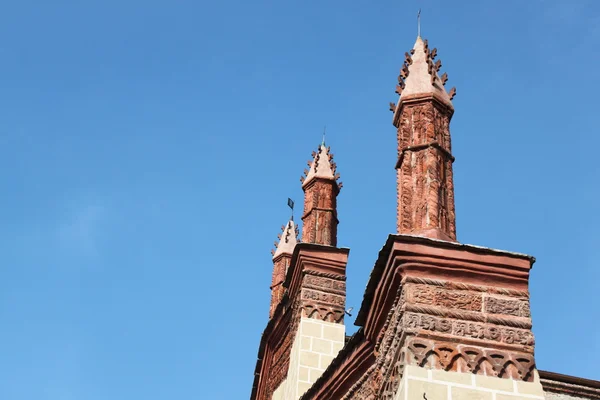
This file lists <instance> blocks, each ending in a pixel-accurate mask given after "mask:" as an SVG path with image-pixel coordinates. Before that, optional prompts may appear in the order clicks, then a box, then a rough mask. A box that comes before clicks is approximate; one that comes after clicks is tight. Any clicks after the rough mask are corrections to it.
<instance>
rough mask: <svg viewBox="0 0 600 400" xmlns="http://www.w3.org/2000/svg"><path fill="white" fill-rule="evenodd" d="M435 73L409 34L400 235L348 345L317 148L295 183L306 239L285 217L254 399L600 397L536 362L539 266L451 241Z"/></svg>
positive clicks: (450, 110)
mask: <svg viewBox="0 0 600 400" xmlns="http://www.w3.org/2000/svg"><path fill="white" fill-rule="evenodd" d="M440 68H441V61H440V60H439V59H438V58H437V49H435V48H432V47H431V46H430V45H429V43H428V42H427V40H424V39H422V38H421V37H417V40H416V42H415V44H414V47H413V49H412V50H411V51H410V52H407V53H405V61H404V64H403V66H402V69H401V71H400V76H399V77H398V85H397V86H396V93H398V95H399V96H400V97H399V100H398V103H397V104H395V103H390V110H391V111H392V113H393V119H392V121H393V125H394V127H395V128H396V130H397V139H398V159H397V163H396V171H397V196H398V199H397V200H398V205H397V232H396V233H395V234H391V235H389V237H388V239H387V241H386V242H385V243H384V244H383V247H382V248H381V250H380V251H379V254H378V255H377V257H376V261H375V265H374V266H373V269H372V271H371V274H370V277H369V280H368V283H367V285H366V291H365V293H364V296H363V300H362V305H361V307H360V310H359V311H358V314H357V316H356V321H355V325H357V326H358V327H359V329H358V331H356V333H355V334H354V335H352V336H351V337H348V336H346V330H345V326H344V316H345V311H346V308H345V306H346V304H345V303H346V263H347V260H348V254H349V249H347V248H340V247H337V225H338V215H337V204H336V199H337V196H338V194H339V193H340V190H341V188H342V184H341V182H339V174H338V173H337V171H336V169H337V168H336V164H335V162H334V159H333V154H332V153H331V150H330V149H329V148H328V147H326V145H325V143H323V144H321V145H320V146H319V147H318V149H317V150H316V151H315V152H313V161H312V163H311V165H310V168H309V169H308V170H306V171H305V176H304V177H303V178H302V189H303V191H304V210H303V214H302V229H301V231H302V233H301V235H300V238H299V237H298V236H299V228H298V226H297V225H296V223H295V222H294V221H293V220H290V221H288V222H287V224H286V225H285V226H284V227H283V229H282V234H281V235H280V241H279V244H278V245H277V247H276V249H275V251H274V252H273V278H272V281H271V305H270V310H269V320H268V323H267V326H266V328H265V330H264V332H263V334H262V337H261V340H260V345H259V349H258V360H257V362H256V369H255V371H254V383H253V387H252V391H251V396H250V398H251V400H297V399H302V400H342V399H343V400H351V399H356V400H380V399H381V400H523V399H528V400H544V399H547V400H554V399H556V400H559V399H560V400H563V399H564V400H571V399H573V400H575V399H581V398H583V399H600V382H598V381H592V380H587V379H582V378H576V377H571V376H565V375H560V374H556V373H552V372H545V371H540V370H538V369H537V368H536V363H535V356H534V345H535V340H534V336H533V333H532V331H531V327H532V322H531V314H530V307H529V272H530V270H531V268H532V266H533V264H534V262H535V258H534V257H532V256H529V255H526V254H520V253H514V252H511V251H506V250H496V249H490V248H485V247H480V246H474V245H468V244H463V243H459V242H458V241H457V240H456V223H455V221H456V216H455V208H454V183H453V170H452V165H453V162H454V157H453V155H452V146H451V136H450V120H451V119H452V115H453V114H454V106H453V103H452V100H453V97H454V95H455V93H456V90H455V89H454V88H452V89H450V90H447V89H446V87H445V85H446V81H447V80H448V77H447V74H445V73H444V74H441V72H440ZM374 258H375V257H374ZM265 284H266V282H265ZM265 313H266V309H265Z"/></svg>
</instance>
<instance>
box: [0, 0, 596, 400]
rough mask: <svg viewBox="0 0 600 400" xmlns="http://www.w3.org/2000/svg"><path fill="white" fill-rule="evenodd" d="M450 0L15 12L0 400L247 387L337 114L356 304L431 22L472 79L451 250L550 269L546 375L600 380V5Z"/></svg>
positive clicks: (544, 290) (216, 392) (0, 21)
mask: <svg viewBox="0 0 600 400" xmlns="http://www.w3.org/2000/svg"><path fill="white" fill-rule="evenodd" d="M452 3H454V4H450V2H447V1H441V0H440V1H433V0H431V1H429V0H422V1H406V2H397V1H396V2H394V1H388V0H385V1H384V0H382V1H378V2H364V1H344V2H342V1H338V0H332V1H327V2H323V1H320V2H314V1H286V2H278V1H253V2H248V1H221V2H218V1H215V2H198V1H191V0H189V1H156V0H154V1H152V0H150V1H148V0H146V1H137V0H125V1H123V0H122V1H113V0H103V1H96V0H89V1H85V2H77V1H60V0H59V1H52V2H50V1H25V0H22V1H19V2H3V3H2V4H0V57H1V60H2V62H0V74H1V76H2V86H1V90H0V93H1V94H0V108H1V109H2V118H1V122H0V185H1V187H2V188H3V193H2V196H0V221H1V222H0V250H1V257H2V258H1V259H2V267H0V324H1V326H2V329H0V354H1V356H0V358H1V360H2V362H0V377H1V378H0V398H3V399H11V400H29V399H31V400H33V399H35V400H71V399H76V400H83V399H85V400H96V399H98V400H100V399H113V400H119V399H132V398H139V399H142V398H143V399H147V400H155V399H172V398H182V399H183V398H186V399H187V398H189V399H191V398H197V399H243V398H247V397H248V396H249V393H250V388H251V384H252V378H253V370H254V365H255V362H256V354H257V347H258V343H259V338H260V334H261V332H262V330H263V328H264V326H265V324H266V322H267V316H268V303H269V284H270V279H271V260H270V253H269V251H270V249H271V246H272V243H273V240H274V239H275V238H276V235H277V233H278V232H279V227H280V226H281V225H282V224H283V223H285V222H286V220H287V218H288V216H289V212H288V209H287V207H286V200H287V197H292V198H294V199H295V200H296V203H297V204H301V203H302V191H301V189H300V182H299V177H300V175H301V173H302V170H303V169H304V168H305V162H306V160H307V159H308V158H309V156H310V153H311V151H312V150H314V149H315V148H316V146H317V144H318V143H319V141H320V139H321V132H322V130H323V126H324V125H327V131H328V144H330V145H331V147H332V150H333V152H334V153H335V155H336V161H337V164H338V168H339V171H340V172H341V175H342V181H343V182H344V188H343V190H342V192H341V194H340V197H339V218H340V225H339V244H340V245H341V246H344V247H350V248H351V252H350V260H349V264H348V301H347V303H348V306H354V307H355V308H358V307H359V305H360V302H361V299H362V294H363V290H364V287H365V285H366V281H367V277H368V275H369V272H370V270H371V268H372V266H373V263H374V261H375V259H376V256H377V252H378V250H379V249H380V247H381V246H382V245H383V244H384V242H385V240H386V237H387V235H388V234H389V233H392V232H393V231H394V229H395V175H394V164H395V161H396V159H395V157H396V150H395V148H396V147H395V146H396V143H395V130H394V128H393V126H392V125H391V115H390V112H389V111H388V106H387V104H388V102H390V101H396V100H397V99H396V96H395V94H394V87H395V81H396V76H397V74H398V70H399V68H400V66H401V64H402V61H403V54H404V52H405V51H407V50H409V49H410V48H411V47H412V45H413V43H414V40H415V36H416V24H415V14H416V12H417V10H418V9H419V8H422V9H423V12H422V21H423V23H422V25H423V28H422V32H423V36H424V37H425V38H427V39H429V42H430V44H431V45H432V46H434V47H437V48H438V50H439V55H440V58H441V60H442V61H443V67H442V70H443V71H446V72H448V75H449V82H448V84H449V87H451V86H456V87H457V89H458V94H457V96H456V98H455V101H454V104H455V108H456V113H455V116H454V118H453V121H452V125H451V130H452V135H453V151H454V154H455V156H456V163H455V184H456V207H457V229H458V238H459V240H460V241H461V242H464V243H471V244H476V245H482V246H489V247H494V248H499V249H506V250H512V251H520V252H525V253H528V254H532V255H534V256H535V257H537V263H536V264H535V266H534V269H533V271H532V276H531V293H532V312H533V322H534V332H535V334H536V339H537V347H536V357H537V362H538V366H539V368H541V369H545V370H551V371H556V372H562V373H566V374H573V375H579V376H584V377H588V378H594V379H600V372H598V371H599V370H598V368H597V366H596V360H597V359H598V358H599V357H600V340H598V339H599V338H600V323H599V322H598V321H599V320H600V318H599V317H600V311H599V308H598V279H599V278H600V272H599V269H598V259H599V258H600V246H599V245H598V244H599V242H600V234H599V233H598V226H599V225H600V217H599V216H598V211H597V208H598V197H599V196H600V188H599V185H598V182H599V181H600V180H599V175H600V164H599V163H598V148H599V146H600V139H599V134H598V111H597V104H598V95H597V94H598V93H599V92H600V84H599V83H598V79H597V78H596V72H597V69H598V64H599V62H600V54H599V53H598V52H597V49H598V48H599V46H600V28H599V26H600V5H599V4H597V2H594V1H593V0H587V1H586V0H575V1H567V0H564V1H559V0H543V1H542V0H531V1H527V2H522V1H516V0H507V1H502V2H496V1H480V2H460V3H459V2H452ZM352 322H353V321H352V320H348V321H347V323H348V325H349V331H350V332H353V331H354V330H355V328H354V327H353V326H352Z"/></svg>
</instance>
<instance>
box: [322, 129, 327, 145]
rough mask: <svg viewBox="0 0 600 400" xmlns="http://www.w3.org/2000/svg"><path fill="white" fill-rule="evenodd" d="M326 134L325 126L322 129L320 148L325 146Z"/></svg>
mask: <svg viewBox="0 0 600 400" xmlns="http://www.w3.org/2000/svg"><path fill="white" fill-rule="evenodd" d="M326 133H327V126H324V127H323V141H322V142H321V146H325V134H326Z"/></svg>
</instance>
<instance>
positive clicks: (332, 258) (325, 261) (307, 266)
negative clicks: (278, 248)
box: [284, 243, 350, 297]
mask: <svg viewBox="0 0 600 400" xmlns="http://www.w3.org/2000/svg"><path fill="white" fill-rule="evenodd" d="M349 252H350V249H346V248H337V247H331V246H322V245H318V244H312V243H299V244H297V245H296V248H295V249H294V255H293V256H292V261H291V263H290V268H288V271H287V276H286V280H285V283H284V286H285V287H286V288H287V290H288V293H289V296H290V297H295V296H296V294H297V293H298V291H299V290H300V288H301V286H302V282H303V277H304V275H306V274H309V275H316V274H332V275H333V276H345V275H346V264H347V262H348V254H349Z"/></svg>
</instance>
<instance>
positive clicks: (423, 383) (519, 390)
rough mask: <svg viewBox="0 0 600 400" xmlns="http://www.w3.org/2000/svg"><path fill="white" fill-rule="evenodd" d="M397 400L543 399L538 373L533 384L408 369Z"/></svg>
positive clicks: (464, 374) (461, 373) (425, 369)
mask: <svg viewBox="0 0 600 400" xmlns="http://www.w3.org/2000/svg"><path fill="white" fill-rule="evenodd" d="M394 399H395V400H425V399H427V400H525V399H527V400H544V391H543V389H542V385H541V383H540V379H539V376H538V374H537V371H536V372H535V379H534V381H533V382H521V381H515V380H513V379H502V378H496V377H492V376H483V375H475V374H472V373H466V372H446V371H441V370H433V369H428V368H421V367H415V366H411V365H409V366H407V367H406V369H405V371H404V375H403V376H402V380H401V381H400V385H399V388H398V392H397V393H396V396H395V397H394Z"/></svg>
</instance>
